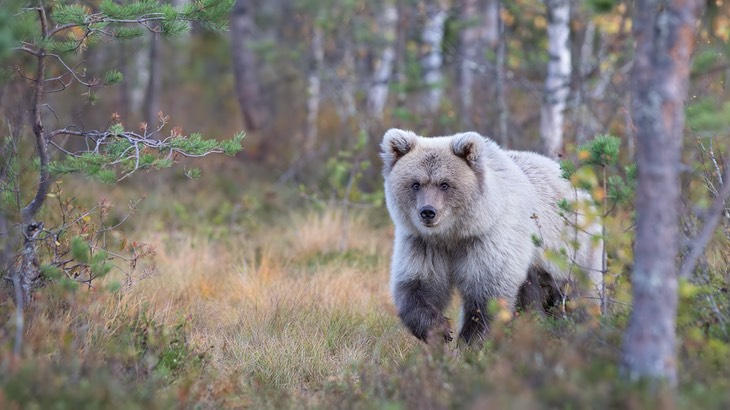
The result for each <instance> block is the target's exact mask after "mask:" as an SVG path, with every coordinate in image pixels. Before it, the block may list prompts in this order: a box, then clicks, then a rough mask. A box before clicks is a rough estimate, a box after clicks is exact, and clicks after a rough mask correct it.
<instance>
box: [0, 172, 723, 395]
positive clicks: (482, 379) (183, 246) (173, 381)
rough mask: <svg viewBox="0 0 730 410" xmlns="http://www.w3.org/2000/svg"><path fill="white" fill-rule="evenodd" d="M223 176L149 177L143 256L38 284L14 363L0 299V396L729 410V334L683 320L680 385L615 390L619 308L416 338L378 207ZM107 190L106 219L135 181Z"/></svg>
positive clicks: (622, 313)
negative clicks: (401, 311) (405, 322)
mask: <svg viewBox="0 0 730 410" xmlns="http://www.w3.org/2000/svg"><path fill="white" fill-rule="evenodd" d="M206 178H209V179H206ZM221 181H223V180H221V179H216V178H214V177H205V176H204V177H203V180H202V181H196V182H191V183H189V184H191V186H190V189H189V190H188V191H185V193H184V194H176V193H175V192H178V191H172V190H171V189H169V187H168V185H167V184H166V183H160V184H159V185H155V186H148V187H147V188H146V189H145V190H146V191H147V197H146V198H145V199H144V201H143V202H142V203H141V205H140V208H139V209H138V211H137V212H136V214H135V215H133V216H132V217H131V218H130V219H129V221H128V222H127V223H126V224H125V226H124V228H123V229H124V235H125V237H128V238H130V240H132V239H133V240H134V241H138V242H145V243H148V244H150V245H152V246H153V247H154V249H155V251H154V254H153V255H151V256H150V257H148V258H145V259H142V260H141V261H140V262H139V264H138V266H136V267H135V269H134V271H133V272H134V273H133V276H132V280H131V282H130V281H127V277H126V276H125V275H124V274H122V273H120V272H121V270H124V271H126V272H129V271H130V267H128V266H121V268H122V269H121V270H120V271H119V272H118V273H112V274H110V275H109V276H108V277H106V278H104V280H103V282H102V283H99V284H97V286H95V288H94V289H87V288H83V287H81V288H79V289H78V290H75V291H69V290H65V289H60V288H57V287H52V286H51V287H48V288H46V289H44V290H42V291H41V292H39V293H38V294H37V296H36V300H35V303H34V305H33V307H32V308H31V309H29V310H28V311H27V312H26V317H27V318H28V319H27V320H26V332H25V334H24V340H23V352H22V355H21V358H20V360H17V359H14V358H13V357H12V347H13V333H14V332H13V329H14V326H15V324H14V320H13V319H12V318H13V314H14V305H13V304H12V302H11V301H10V300H6V301H4V302H2V303H0V313H1V314H2V315H3V317H4V318H6V320H5V321H4V325H3V327H2V328H0V343H2V344H1V345H0V347H1V348H2V350H0V354H1V355H2V356H0V366H1V367H2V368H1V370H2V371H1V372H0V383H1V384H0V408H310V407H317V408H322V407H324V408H342V407H345V408H615V407H620V408H637V409H638V408H642V409H643V408H647V407H662V408H664V407H666V406H671V405H672V403H674V404H676V405H677V407H680V408H730V396H728V394H727V391H729V390H730V370H728V367H727V363H728V361H727V360H728V359H730V347H728V345H727V344H726V343H721V342H715V341H714V340H716V339H713V338H710V337H707V336H706V335H704V334H702V333H701V332H700V334H699V335H697V332H695V331H694V330H693V329H694V328H693V327H692V326H688V327H687V329H686V331H683V335H682V339H681V340H682V345H681V346H680V360H681V363H680V369H681V376H680V386H679V389H678V390H677V393H672V392H671V391H670V390H668V389H667V390H661V391H660V392H659V393H658V394H653V393H648V392H647V391H646V390H644V389H641V388H637V387H631V386H629V385H628V384H627V383H626V380H625V377H623V376H622V375H621V373H620V371H619V365H618V363H619V357H620V356H619V352H620V344H621V331H622V329H623V328H624V326H625V324H626V317H627V309H616V311H615V312H614V313H613V314H611V315H610V316H608V317H603V318H601V319H596V320H587V321H581V322H576V321H573V320H571V319H549V318H548V319H546V318H536V317H532V316H530V315H522V316H519V317H516V318H514V320H506V321H504V322H499V321H497V322H495V325H494V328H493V329H492V332H491V336H490V340H489V341H488V342H487V343H486V344H485V345H484V347H483V348H482V349H472V350H467V349H464V348H461V347H459V346H457V345H456V343H451V344H449V345H447V346H445V347H439V348H428V347H427V346H425V345H424V344H422V343H421V342H419V341H418V340H416V339H415V338H414V337H412V336H411V335H410V334H409V333H408V332H407V330H406V329H405V328H403V327H402V325H401V324H400V322H399V320H398V318H397V315H396V313H395V309H394V306H393V303H392V301H391V298H390V295H389V287H388V267H389V263H390V255H391V251H392V239H393V228H392V225H391V223H390V221H389V219H388V216H387V211H386V210H385V208H384V207H378V208H374V209H365V210H350V211H349V212H348V213H347V215H345V213H343V210H342V208H341V207H338V206H333V205H326V206H324V207H321V206H315V204H308V205H307V204H305V205H298V206H295V207H292V206H290V204H292V203H296V202H300V201H301V199H297V198H296V194H292V195H291V196H286V195H283V196H282V195H281V194H274V193H272V192H271V190H270V189H268V188H267V187H266V186H250V187H248V188H247V189H245V190H244V191H241V190H238V189H235V188H232V187H231V184H232V183H231V182H227V181H223V182H221ZM85 184H87V182H85V181H81V180H78V181H72V182H71V183H70V186H69V188H68V189H69V190H71V188H81V187H84V186H86V185H85ZM252 185H253V184H252ZM104 190H105V195H106V196H107V199H108V200H109V201H111V202H114V203H116V206H115V211H114V212H116V213H119V216H117V217H118V218H121V215H123V214H124V212H125V209H126V207H125V206H124V204H125V203H126V202H128V201H130V200H133V199H135V198H134V197H133V195H136V194H133V193H132V192H135V193H136V192H139V189H138V188H137V187H135V188H134V189H131V188H130V187H129V186H121V187H119V186H117V187H108V188H104ZM92 191H94V192H100V191H97V190H96V189H94V190H92ZM79 200H80V201H84V200H85V199H84V198H83V196H82V197H81V198H80V199H79ZM86 200H88V201H90V203H93V202H91V201H93V200H99V198H96V199H93V197H89V198H86ZM152 267H154V271H153V270H151V269H152ZM145 272H147V273H150V272H154V273H151V274H150V275H147V274H146V273H145ZM144 276H148V277H144ZM115 280H117V281H120V282H121V284H122V286H121V288H119V289H115V290H114V291H105V290H104V289H105V287H104V286H103V285H104V283H110V282H112V281H115ZM457 303H458V301H454V303H453V304H452V306H451V307H450V308H449V311H448V312H447V316H448V317H450V318H452V324H453V325H454V326H456V323H455V322H456V318H457V317H458V310H457V308H456V304H457ZM654 393H656V392H654Z"/></svg>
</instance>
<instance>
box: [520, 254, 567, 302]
mask: <svg viewBox="0 0 730 410" xmlns="http://www.w3.org/2000/svg"><path fill="white" fill-rule="evenodd" d="M563 299H564V295H563V291H562V289H561V288H560V286H559V285H558V284H557V283H556V282H555V280H554V279H553V278H552V276H550V274H549V273H548V272H547V271H546V270H544V269H542V268H539V267H534V266H533V267H531V268H530V269H529V270H528V271H527V279H525V282H524V283H523V284H522V286H520V292H519V294H518V295H517V309H518V310H523V311H528V310H529V311H533V312H538V313H539V314H542V313H552V314H555V309H556V308H558V309H559V307H560V305H561V304H562V302H563Z"/></svg>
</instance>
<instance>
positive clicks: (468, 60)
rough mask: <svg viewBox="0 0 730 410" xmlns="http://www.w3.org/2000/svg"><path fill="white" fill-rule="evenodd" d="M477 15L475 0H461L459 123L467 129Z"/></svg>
mask: <svg viewBox="0 0 730 410" xmlns="http://www.w3.org/2000/svg"><path fill="white" fill-rule="evenodd" d="M476 16H477V0H461V24H462V29H461V33H460V34H461V35H460V40H461V60H460V62H459V95H460V100H461V107H460V108H461V109H460V114H461V124H462V126H463V127H465V128H467V129H469V128H471V126H472V121H471V115H472V99H473V93H472V89H473V88H474V70H475V68H476V66H477V62H476V60H477V52H478V46H477V40H478V39H479V26H478V25H476V24H474V23H475V21H474V20H475V17H476Z"/></svg>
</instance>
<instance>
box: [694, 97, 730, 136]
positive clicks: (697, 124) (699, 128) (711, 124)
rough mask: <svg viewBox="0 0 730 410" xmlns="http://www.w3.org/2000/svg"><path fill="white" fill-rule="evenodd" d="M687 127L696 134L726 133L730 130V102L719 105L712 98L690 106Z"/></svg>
mask: <svg viewBox="0 0 730 410" xmlns="http://www.w3.org/2000/svg"><path fill="white" fill-rule="evenodd" d="M686 114H687V118H686V122H687V126H688V127H689V128H690V129H691V130H693V131H695V132H700V133H701V132H712V131H724V130H727V129H728V128H730V102H728V101H726V102H723V103H722V104H721V105H720V106H719V107H718V103H717V102H716V101H715V100H713V98H711V97H705V98H701V99H699V100H696V101H694V102H692V103H691V104H688V106H687V109H686Z"/></svg>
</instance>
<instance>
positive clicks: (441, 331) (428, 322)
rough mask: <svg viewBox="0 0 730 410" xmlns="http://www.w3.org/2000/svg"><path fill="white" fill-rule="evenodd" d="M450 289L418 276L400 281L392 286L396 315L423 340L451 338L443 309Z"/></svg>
mask: <svg viewBox="0 0 730 410" xmlns="http://www.w3.org/2000/svg"><path fill="white" fill-rule="evenodd" d="M449 296H450V292H449V290H448V289H441V288H439V287H437V286H433V284H428V283H427V282H425V281H423V280H420V279H411V280H407V281H403V282H399V283H397V284H396V285H395V287H394V299H395V304H396V308H397V309H398V316H400V319H401V321H402V322H403V324H404V325H405V326H406V327H407V328H408V330H410V331H411V333H412V334H413V335H414V336H416V337H417V338H419V339H421V340H423V341H424V342H426V343H429V344H430V343H432V342H437V341H439V340H444V341H446V342H450V341H451V340H452V337H451V326H450V325H449V320H448V319H447V318H446V317H444V315H443V311H444V309H445V308H446V305H448V303H449Z"/></svg>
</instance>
